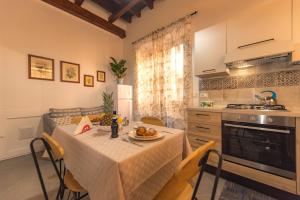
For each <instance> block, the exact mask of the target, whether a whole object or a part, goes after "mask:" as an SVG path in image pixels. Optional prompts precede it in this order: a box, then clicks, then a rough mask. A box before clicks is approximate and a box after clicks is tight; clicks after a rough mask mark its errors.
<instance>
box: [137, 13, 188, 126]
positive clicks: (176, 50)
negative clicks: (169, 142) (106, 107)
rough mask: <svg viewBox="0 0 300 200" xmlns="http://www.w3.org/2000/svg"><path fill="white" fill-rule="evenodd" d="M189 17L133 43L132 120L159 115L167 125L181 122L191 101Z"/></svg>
mask: <svg viewBox="0 0 300 200" xmlns="http://www.w3.org/2000/svg"><path fill="white" fill-rule="evenodd" d="M190 25H191V19H190V17H187V18H184V19H181V20H179V21H177V22H175V23H173V24H171V25H169V26H168V27H167V28H165V29H163V30H161V31H157V32H155V33H154V34H152V35H151V36H149V37H147V38H145V39H143V40H141V41H139V42H137V43H135V44H134V48H135V56H136V64H135V69H134V114H135V119H140V118H141V117H144V116H153V117H158V118H160V119H162V120H163V121H164V123H165V124H166V125H167V126H168V127H174V125H175V124H176V122H179V123H182V124H183V121H184V117H185V109H186V108H187V107H188V106H189V105H190V104H191V100H192V80H193V79H192V64H191V60H192V36H191V30H190Z"/></svg>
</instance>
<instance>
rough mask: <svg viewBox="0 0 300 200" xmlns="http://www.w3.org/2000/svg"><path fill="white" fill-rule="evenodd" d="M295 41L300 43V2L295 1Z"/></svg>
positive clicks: (298, 0)
mask: <svg viewBox="0 0 300 200" xmlns="http://www.w3.org/2000/svg"><path fill="white" fill-rule="evenodd" d="M293 41H294V42H295V43H300V0H293Z"/></svg>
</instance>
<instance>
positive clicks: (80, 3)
mask: <svg viewBox="0 0 300 200" xmlns="http://www.w3.org/2000/svg"><path fill="white" fill-rule="evenodd" d="M83 2H84V0H75V4H76V5H78V6H81V5H82V3H83Z"/></svg>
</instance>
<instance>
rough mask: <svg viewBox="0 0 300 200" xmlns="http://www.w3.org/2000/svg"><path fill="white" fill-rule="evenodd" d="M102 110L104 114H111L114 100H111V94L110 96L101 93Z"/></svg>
mask: <svg viewBox="0 0 300 200" xmlns="http://www.w3.org/2000/svg"><path fill="white" fill-rule="evenodd" d="M102 97H103V106H104V108H103V110H104V112H105V113H112V112H113V109H114V100H113V92H112V93H111V94H107V93H105V92H103V94H102Z"/></svg>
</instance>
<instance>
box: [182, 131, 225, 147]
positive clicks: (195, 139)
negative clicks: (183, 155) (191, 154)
mask: <svg viewBox="0 0 300 200" xmlns="http://www.w3.org/2000/svg"><path fill="white" fill-rule="evenodd" d="M188 139H189V142H190V145H191V146H192V149H193V150H195V149H197V148H199V147H200V146H202V145H204V144H205V143H207V142H208V141H211V140H213V139H210V138H207V137H203V136H197V135H193V134H188ZM214 141H216V146H215V148H214V149H216V150H218V151H221V143H220V142H219V141H217V140H214Z"/></svg>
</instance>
